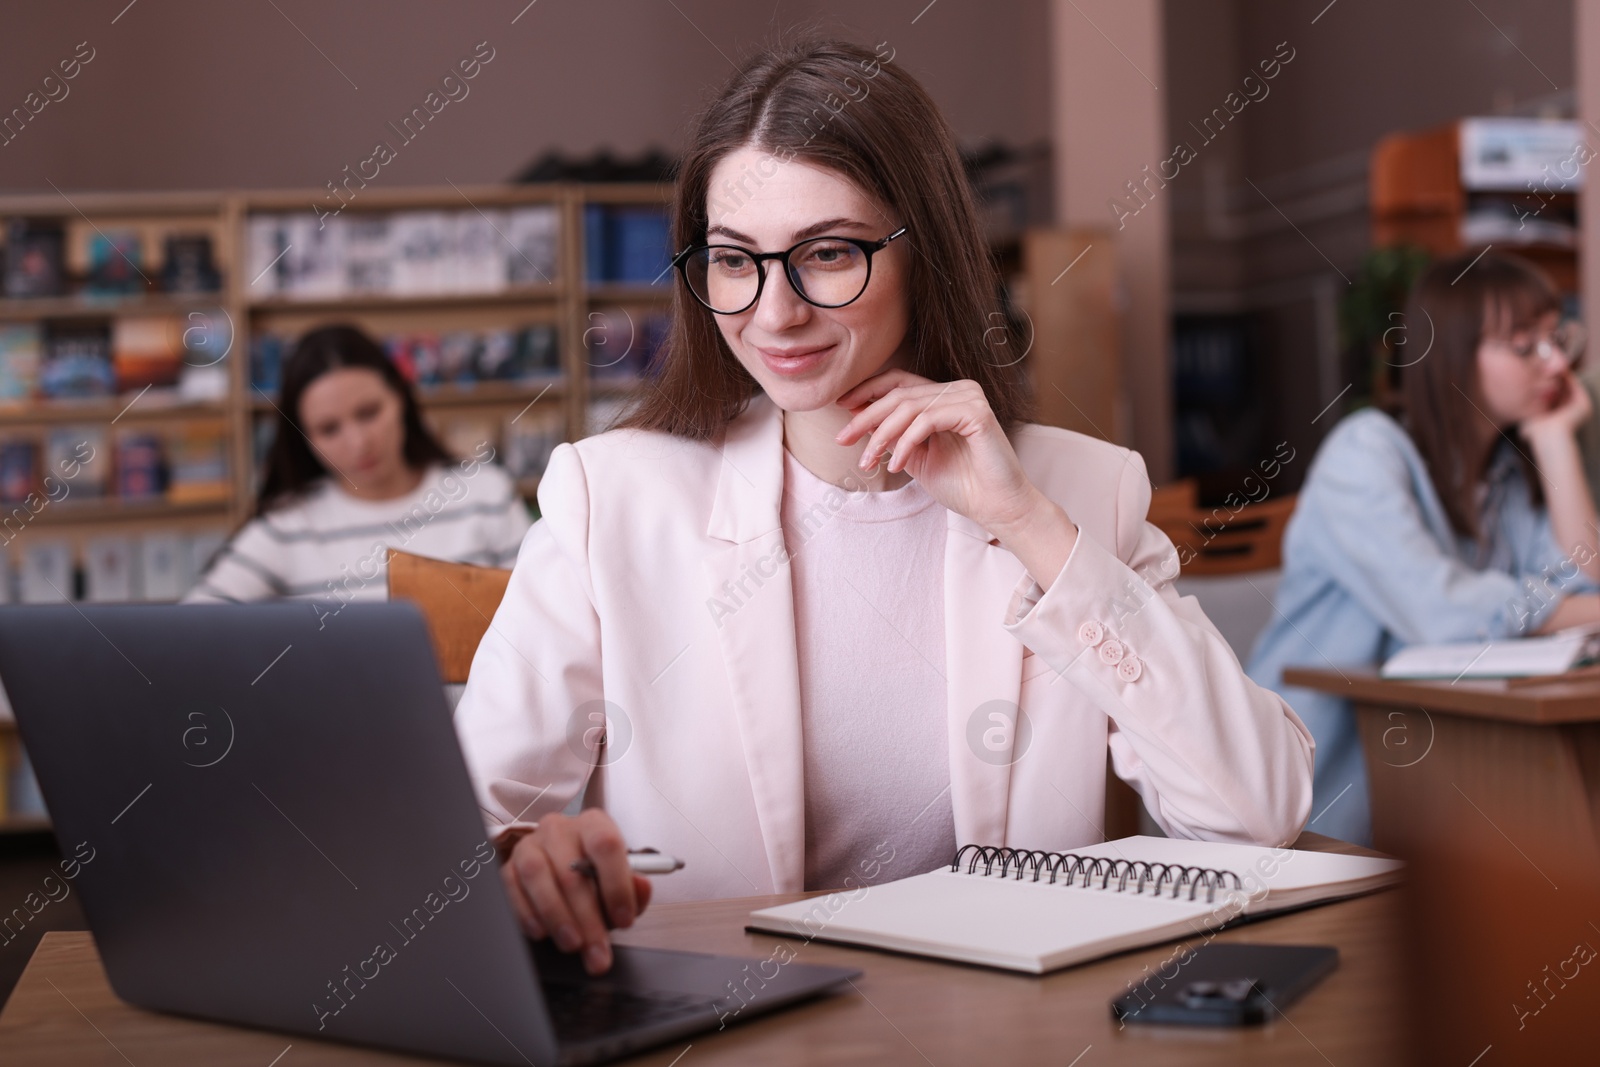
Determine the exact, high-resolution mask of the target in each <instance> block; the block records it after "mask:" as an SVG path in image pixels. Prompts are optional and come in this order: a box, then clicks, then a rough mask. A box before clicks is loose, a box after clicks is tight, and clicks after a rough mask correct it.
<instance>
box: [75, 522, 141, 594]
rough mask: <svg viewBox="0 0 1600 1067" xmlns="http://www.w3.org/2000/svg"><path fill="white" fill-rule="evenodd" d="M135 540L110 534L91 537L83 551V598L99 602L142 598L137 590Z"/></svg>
mask: <svg viewBox="0 0 1600 1067" xmlns="http://www.w3.org/2000/svg"><path fill="white" fill-rule="evenodd" d="M135 577H136V576H135V573H134V548H133V538H131V537H127V536H124V535H121V534H108V535H106V536H103V537H95V538H91V539H90V540H89V541H88V542H87V543H86V544H85V545H84V548H83V598H84V599H85V600H88V601H93V602H95V603H120V602H122V601H127V600H136V599H138V593H137V590H136V588H135V586H136V582H135Z"/></svg>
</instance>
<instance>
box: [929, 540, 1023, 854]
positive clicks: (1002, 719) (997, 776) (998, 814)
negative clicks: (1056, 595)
mask: <svg viewBox="0 0 1600 1067" xmlns="http://www.w3.org/2000/svg"><path fill="white" fill-rule="evenodd" d="M949 516H950V520H949V526H948V530H947V533H946V536H945V550H944V612H945V615H944V627H945V680H946V690H947V694H948V698H947V704H946V721H947V724H948V728H949V738H950V803H951V807H952V809H953V811H954V813H955V824H956V841H957V842H958V843H960V844H968V843H974V844H982V845H998V844H1002V843H1003V842H1004V841H1005V835H1006V811H1007V806H1008V802H1009V799H1008V798H1009V790H1010V785H1011V765H1012V763H1013V762H1015V760H1016V759H1018V758H1021V756H1022V755H1024V754H1025V748H1024V747H1023V746H1025V745H1026V743H1027V738H1028V734H1029V728H1028V726H1027V720H1026V718H1024V717H1022V715H1021V711H1020V709H1019V707H1018V704H1017V701H1018V699H1019V697H1020V696H1021V693H1022V653H1023V647H1022V642H1020V641H1018V640H1017V639H1016V638H1015V637H1013V636H1012V635H1011V634H1009V633H1007V632H1006V631H1005V629H1003V628H1002V626H1001V621H1002V620H1003V619H1004V618H1005V613H1006V609H1007V607H1008V606H1009V604H1010V601H1011V595H1012V592H1013V591H1014V590H1015V588H1016V585H1017V583H1018V582H1019V581H1020V580H1021V579H1022V577H1023V575H1024V573H1025V569H1024V568H1023V566H1022V563H1021V562H1020V561H1019V560H1018V559H1017V557H1015V556H1013V555H1012V554H1011V553H1010V552H1008V551H1007V550H1006V549H1004V548H1001V547H1000V546H999V545H997V544H991V543H990V540H991V539H990V537H989V533H988V531H986V530H985V529H984V528H983V527H981V526H979V525H978V524H977V523H975V522H973V521H972V520H971V519H968V518H966V517H965V516H962V515H958V514H956V513H955V512H953V511H952V512H950V513H949ZM1019 739H1020V744H1019Z"/></svg>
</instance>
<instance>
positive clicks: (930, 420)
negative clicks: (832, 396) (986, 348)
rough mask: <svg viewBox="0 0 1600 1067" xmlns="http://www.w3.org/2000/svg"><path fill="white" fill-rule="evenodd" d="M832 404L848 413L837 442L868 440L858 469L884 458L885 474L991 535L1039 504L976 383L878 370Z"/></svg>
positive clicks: (1003, 432) (897, 370)
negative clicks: (908, 481) (903, 478)
mask: <svg viewBox="0 0 1600 1067" xmlns="http://www.w3.org/2000/svg"><path fill="white" fill-rule="evenodd" d="M837 403H838V404H839V405H840V406H841V407H844V408H847V409H849V410H850V411H853V412H854V413H855V415H854V417H853V418H852V419H851V420H850V421H849V423H847V424H846V425H845V428H844V429H843V430H842V431H841V432H840V433H839V436H838V438H837V440H838V442H839V443H840V444H842V445H848V444H850V443H851V442H853V441H856V440H859V439H860V438H861V437H862V435H864V434H870V435H871V436H870V437H869V439H868V440H867V444H866V447H865V449H864V450H863V451H862V453H861V460H862V469H863V470H871V469H872V468H873V467H875V466H877V464H878V457H879V456H880V455H881V454H883V453H885V452H888V453H889V454H890V456H889V464H888V470H890V471H900V470H903V471H905V472H906V473H907V474H909V475H911V477H913V478H915V479H916V480H917V482H918V484H920V485H921V486H922V487H923V489H925V490H927V492H928V495H930V496H932V497H933V498H934V499H935V500H937V501H938V502H939V503H941V504H943V505H944V506H945V507H947V508H949V509H950V510H951V511H954V512H957V513H959V514H961V515H965V516H966V517H967V518H969V519H971V520H972V521H974V522H976V523H978V525H980V526H982V527H984V529H986V530H989V531H990V532H991V533H999V532H1000V531H1001V530H1002V529H1004V528H1006V527H1008V526H1011V525H1014V524H1016V523H1018V522H1020V521H1022V520H1023V519H1024V518H1026V517H1027V515H1028V514H1029V512H1030V511H1031V510H1033V509H1035V508H1037V507H1038V506H1039V504H1040V503H1041V502H1043V495H1042V494H1041V493H1040V492H1039V490H1038V489H1037V488H1036V487H1035V486H1034V485H1033V483H1032V482H1030V481H1029V480H1028V476H1027V474H1026V473H1025V472H1024V471H1023V469H1022V463H1021V462H1020V461H1019V460H1018V459H1017V454H1016V452H1015V451H1014V450H1013V449H1012V447H1011V442H1010V441H1009V440H1007V439H1006V435H1005V431H1004V430H1003V429H1001V427H1000V422H999V420H998V419H996V418H995V414H994V412H993V410H991V409H990V407H989V400H988V397H986V396H984V393H983V388H982V387H981V386H980V385H978V383H977V382H973V381H956V382H935V381H931V380H930V379H927V378H924V377H921V376H920V375H916V374H912V373H911V372H910V371H906V370H899V369H893V370H886V371H884V372H883V373H881V374H876V375H873V376H872V377H871V378H868V379H867V380H866V381H864V382H862V383H861V384H860V385H857V386H856V387H855V388H854V389H851V390H849V391H848V392H846V393H845V394H844V395H842V396H840V397H839V399H838V401H837Z"/></svg>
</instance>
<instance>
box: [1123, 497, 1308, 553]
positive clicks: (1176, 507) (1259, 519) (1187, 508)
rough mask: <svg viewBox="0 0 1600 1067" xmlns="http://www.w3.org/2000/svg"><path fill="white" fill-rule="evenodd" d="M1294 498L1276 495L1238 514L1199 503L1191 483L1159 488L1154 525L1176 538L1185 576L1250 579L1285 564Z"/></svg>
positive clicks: (1152, 508) (1153, 505)
mask: <svg viewBox="0 0 1600 1067" xmlns="http://www.w3.org/2000/svg"><path fill="white" fill-rule="evenodd" d="M1294 505H1295V496H1294V494H1293V493H1289V494H1286V495H1283V496H1271V497H1268V498H1267V499H1265V500H1263V501H1262V502H1261V503H1259V504H1251V503H1245V504H1244V505H1243V506H1242V507H1239V508H1238V509H1237V510H1235V509H1234V508H1231V507H1229V506H1228V505H1226V504H1219V505H1217V506H1216V507H1212V508H1208V507H1205V506H1203V505H1201V504H1200V503H1199V502H1198V494H1197V492H1196V488H1195V485H1194V483H1193V482H1192V481H1189V480H1185V481H1183V482H1178V483H1176V484H1175V485H1172V486H1167V487H1163V488H1162V489H1157V490H1156V491H1155V493H1153V494H1152V495H1151V498H1150V513H1149V520H1150V522H1152V523H1154V524H1155V525H1156V526H1158V527H1160V529H1161V532H1162V533H1164V534H1166V535H1167V536H1168V537H1169V538H1171V539H1172V543H1173V545H1175V546H1176V547H1177V549H1178V558H1179V559H1180V560H1181V561H1183V574H1184V576H1185V577H1198V576H1204V575H1216V574H1245V573H1248V572H1250V571H1270V570H1276V569H1278V568H1279V567H1281V566H1282V565H1283V530H1284V527H1285V526H1287V525H1288V524H1289V516H1290V515H1292V514H1294Z"/></svg>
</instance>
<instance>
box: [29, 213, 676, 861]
mask: <svg viewBox="0 0 1600 1067" xmlns="http://www.w3.org/2000/svg"><path fill="white" fill-rule="evenodd" d="M670 194H671V190H670V188H669V187H665V186H656V185H588V186H585V185H575V184H570V183H557V184H547V185H501V186H471V187H467V186H463V187H456V186H452V185H446V186H440V187H428V188H406V189H376V188H373V189H365V190H362V191H361V193H360V196H359V198H357V199H356V200H354V201H353V202H352V203H350V204H349V205H347V207H346V209H345V212H344V214H345V215H346V216H347V217H348V216H350V215H355V214H359V213H362V212H367V213H391V212H399V211H472V210H474V209H476V210H479V211H492V210H495V209H506V208H512V207H516V206H519V205H529V204H549V205H552V206H554V207H555V208H556V209H557V212H558V226H559V228H558V238H557V252H558V255H557V271H556V276H555V277H554V278H552V279H551V281H550V283H549V284H537V285H518V286H515V287H512V288H506V289H501V290H497V291H492V292H481V293H460V292H440V293H429V294H420V295H407V296H392V295H384V294H352V295H349V296H343V297H338V298H335V299H295V298H292V297H286V296H281V295H277V294H270V295H269V294H266V293H259V295H256V294H252V292H251V282H252V279H251V278H250V277H249V275H248V274H247V273H246V253H247V249H246V245H247V226H248V222H249V219H250V217H251V216H252V215H254V214H257V213H294V212H302V211H303V212H308V213H309V209H310V205H311V204H312V203H313V202H322V200H323V199H324V198H325V196H326V191H325V190H322V189H316V190H272V191H258V192H227V193H222V192H201V193H132V194H99V193H76V192H71V191H68V192H67V193H66V194H65V195H64V196H62V195H54V194H52V195H38V196H25V197H0V219H8V218H16V217H40V218H52V219H59V220H61V221H62V222H63V224H64V225H65V226H66V228H67V245H68V251H67V268H68V274H69V275H71V276H73V277H81V276H82V274H83V273H84V268H85V266H86V251H85V249H86V244H85V241H86V235H87V234H89V233H93V232H95V231H97V230H103V231H108V232H109V231H111V230H113V229H115V230H124V231H125V230H135V231H138V232H139V233H140V234H141V236H142V237H143V238H144V240H143V244H144V247H145V248H146V250H147V251H148V252H152V253H155V256H151V257H147V258H155V259H157V262H154V263H149V264H143V265H142V266H143V270H144V273H146V274H147V275H149V276H150V277H152V278H155V277H157V276H158V274H157V272H158V270H159V268H160V266H161V264H160V263H159V260H158V257H159V250H160V247H161V236H162V235H164V234H166V233H171V232H176V231H182V232H186V233H200V232H203V233H206V234H208V235H209V236H210V237H211V239H212V247H213V253H214V257H215V262H216V265H217V267H218V269H219V270H220V271H221V273H222V288H221V290H220V291H218V292H215V293H206V294H200V295H193V296H191V295H177V294H168V293H163V292H159V291H150V292H146V293H142V294H136V295H129V296H98V295H96V296H91V295H67V296H59V297H47V298H38V299H0V325H3V324H8V323H18V322H30V321H35V322H44V321H56V320H102V321H105V320H114V319H116V318H118V317H120V316H170V317H173V318H176V319H183V318H184V317H186V316H189V315H190V314H191V313H196V312H202V313H208V314H209V313H215V312H217V311H220V312H221V314H223V315H224V316H225V317H226V319H227V321H228V323H229V326H230V328H231V336H232V343H231V346H230V347H229V349H228V351H227V354H226V356H225V357H223V358H222V359H221V363H222V364H223V365H225V366H226V367H227V370H228V388H227V394H226V396H225V397H223V398H222V399H219V400H207V401H177V400H174V399H172V398H170V396H163V395H161V394H160V393H159V392H157V391H152V392H151V393H150V394H149V395H144V396H140V395H138V394H136V393H128V394H126V395H121V396H114V397H106V398H97V399H92V400H81V401H67V400H36V401H31V402H13V403H0V437H15V436H39V437H42V436H43V435H44V434H46V433H48V432H50V431H51V430H52V429H55V428H59V427H64V426H72V425H85V426H87V425H94V426H96V427H99V428H101V429H104V430H105V431H106V434H107V441H108V443H109V442H111V441H113V440H114V436H115V431H117V430H119V429H121V428H124V427H127V426H130V425H137V426H138V427H139V428H140V429H141V430H151V431H155V432H157V433H164V432H179V431H181V430H182V429H183V428H184V427H185V426H188V425H193V424H194V423H195V422H196V421H197V420H208V421H212V422H220V423H221V424H223V425H224V426H225V427H226V440H227V443H228V458H229V476H230V477H229V491H228V493H227V496H226V497H225V498H222V499H218V500H215V501H210V502H187V503H175V502H169V501H167V500H162V499H157V500H122V499H118V498H116V497H115V496H105V497H97V498H88V497H85V496H82V495H81V494H78V493H69V494H68V496H67V498H66V499H64V500H62V501H60V502H59V503H55V502H52V503H49V504H47V505H46V506H44V507H43V508H41V509H39V511H38V512H37V514H34V515H32V516H31V517H30V518H29V520H28V522H27V523H26V524H25V525H24V527H23V529H22V532H21V533H20V534H19V535H17V536H15V537H13V538H11V539H10V540H9V541H7V542H5V543H0V552H3V553H6V554H8V555H9V557H10V560H11V567H12V569H13V570H15V568H16V567H17V566H18V565H19V564H20V553H21V552H22V550H23V547H24V546H25V544H26V543H28V542H29V540H30V539H31V538H49V539H50V540H52V541H58V542H66V543H67V544H68V545H70V547H71V551H72V552H73V553H74V555H75V556H76V557H77V558H78V559H79V560H80V561H81V560H82V558H83V553H84V550H85V547H86V545H87V543H88V542H89V541H90V540H92V539H93V538H96V537H98V536H102V535H105V534H109V533H113V532H114V533H118V534H135V535H138V534H142V533H145V532H156V531H183V532H188V533H194V532H208V533H210V534H212V535H216V534H224V533H227V532H229V531H231V530H232V529H234V528H236V527H237V526H238V525H240V524H241V523H242V522H243V521H244V520H245V519H246V518H247V517H248V516H249V515H250V513H251V511H252V508H253V496H254V485H255V477H256V472H255V470H254V443H253V442H254V433H255V423H256V421H257V420H260V419H267V418H272V417H275V412H274V401H275V400H276V397H275V396H274V397H270V398H269V397H265V396H262V395H260V393H259V392H258V391H257V390H256V389H254V388H253V387H252V385H251V374H250V353H251V350H252V348H251V342H252V339H253V338H255V337H256V336H258V335H259V334H260V333H261V332H263V331H268V330H270V331H273V332H277V333H282V334H287V335H295V334H299V333H302V332H304V331H305V330H306V329H309V328H311V327H313V326H317V325H322V324H327V323H332V322H352V323H354V324H356V325H358V326H361V327H362V328H364V329H366V330H368V331H369V332H372V333H374V334H375V335H378V336H382V335H384V334H387V333H392V332H419V331H432V332H439V333H443V332H446V331H450V330H462V329H474V330H482V329H498V328H508V329H509V328H520V327H522V326H525V325H531V324H536V323H548V324H551V325H553V326H554V327H555V329H556V336H557V343H558V345H559V354H560V372H559V373H556V374H551V375H549V376H547V377H543V378H538V379H531V380H520V381H485V382H477V383H472V384H461V385H457V384H449V385H429V386H421V387H419V388H418V397H419V399H420V402H421V404H422V406H423V409H424V415H425V417H426V418H428V419H429V420H430V422H435V423H436V424H437V423H447V422H448V421H449V420H452V419H468V420H472V419H476V420H479V422H480V423H481V424H482V425H484V426H491V425H501V426H503V424H504V422H505V421H506V420H508V419H511V418H514V417H521V415H522V413H524V412H527V411H529V410H530V409H544V410H549V411H554V412H558V413H559V414H558V415H557V416H556V418H558V420H559V422H560V424H561V426H562V427H563V428H564V435H563V439H564V440H574V439H576V438H578V437H580V436H583V435H584V434H585V433H586V432H589V426H588V422H589V419H588V414H587V412H588V404H589V402H590V400H591V398H602V399H604V398H616V397H625V396H627V395H629V394H630V393H631V392H633V391H634V390H635V389H637V388H638V380H637V379H636V378H629V377H623V376H606V375H603V374H600V375H596V377H595V380H594V382H593V383H592V385H591V381H590V371H591V367H590V360H589V357H588V353H587V351H586V348H585V336H586V331H587V330H589V328H590V325H591V321H592V316H593V315H594V314H595V313H596V312H600V311H603V310H607V309H616V308H621V309H624V310H627V311H628V312H629V314H631V315H638V314H642V313H645V312H650V311H662V310H665V308H666V307H667V306H668V303H669V301H670V298H671V293H672V288H671V285H670V284H663V285H660V286H655V287H652V286H647V285H619V284H610V283H607V284H594V285H590V284H588V283H586V282H585V277H586V271H585V258H584V257H585V250H584V208H585V206H586V205H587V204H590V203H602V204H638V205H646V204H659V205H662V206H663V207H664V206H665V205H666V204H667V203H668V202H669V200H670ZM664 281H665V282H668V283H670V281H671V279H670V278H668V279H664ZM495 447H496V448H497V449H499V448H500V447H501V443H500V442H499V441H496V442H495ZM106 461H107V462H108V463H109V462H110V458H109V457H108V458H107V460H106ZM517 484H518V488H519V489H520V491H521V492H522V493H523V494H524V496H525V497H527V498H528V499H529V500H530V501H532V500H533V498H534V495H535V493H536V492H537V489H538V484H539V479H538V477H537V476H536V475H534V476H528V477H524V478H521V479H519V481H518V483H517ZM17 506H18V505H15V504H10V505H0V517H3V516H4V515H5V514H10V512H11V509H12V508H14V507H17ZM35 527H38V528H37V529H35ZM15 759H16V735H15V730H14V726H13V724H11V723H9V722H6V721H3V720H0V831H4V830H7V829H16V828H19V827H21V828H25V827H26V826H32V825H43V824H42V823H40V822H39V821H38V820H32V821H29V820H23V819H14V818H7V817H6V813H5V803H4V796H5V792H4V790H5V783H6V779H7V777H8V769H9V768H10V767H11V766H12V765H13V764H14V761H15Z"/></svg>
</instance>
